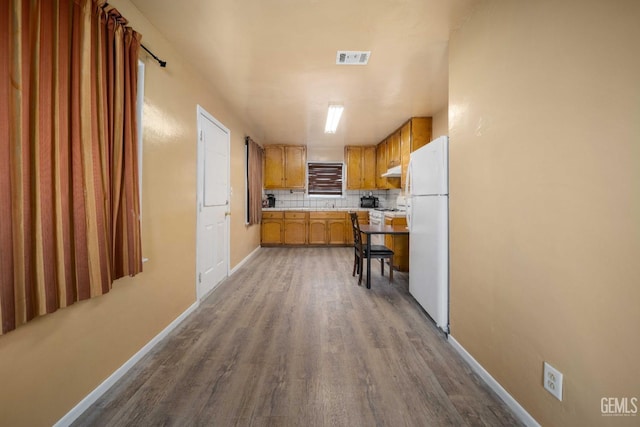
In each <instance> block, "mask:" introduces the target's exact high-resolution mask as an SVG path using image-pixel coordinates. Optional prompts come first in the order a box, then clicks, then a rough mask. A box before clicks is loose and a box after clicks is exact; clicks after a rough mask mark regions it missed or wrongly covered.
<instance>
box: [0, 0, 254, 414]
mask: <svg viewBox="0 0 640 427" xmlns="http://www.w3.org/2000/svg"><path fill="white" fill-rule="evenodd" d="M110 3H111V4H113V5H115V6H116V7H117V8H118V9H119V10H120V11H121V12H122V13H123V15H124V16H126V17H127V18H128V19H129V20H130V24H131V25H132V26H133V27H134V28H135V29H136V30H138V31H139V32H141V33H142V34H143V42H144V43H145V44H147V45H148V46H149V47H152V48H153V49H152V50H154V51H155V53H157V54H158V55H159V56H160V57H161V58H163V59H165V60H167V61H168V66H167V68H166V69H163V68H160V67H159V66H158V65H157V63H156V62H154V61H153V60H151V59H150V58H148V57H146V56H145V55H142V58H143V60H144V61H145V63H146V84H145V105H144V166H143V207H142V209H143V219H142V225H143V233H142V235H143V248H144V255H145V256H146V257H148V258H149V259H150V261H149V262H147V263H146V264H145V265H144V272H143V273H142V274H140V275H139V276H137V277H135V278H127V279H123V280H119V281H117V282H116V283H115V284H114V287H113V290H112V291H111V292H110V293H109V294H107V295H105V296H103V297H99V298H95V299H93V300H90V301H85V302H81V303H77V304H75V305H73V306H71V307H69V308H66V309H62V310H59V311H58V312H56V313H54V314H51V315H48V316H44V317H42V318H39V319H37V320H35V321H33V322H30V323H29V324H27V325H25V326H23V327H20V328H18V329H17V330H15V331H13V332H10V333H8V334H7V335H4V336H1V337H0V379H1V384H0V425H2V426H46V425H51V424H53V423H55V422H56V421H57V420H58V419H60V418H61V417H62V416H64V415H65V414H66V413H67V412H68V411H69V410H70V409H71V408H73V407H74V406H75V405H76V404H77V403H78V402H79V401H80V400H81V399H82V398H84V397H85V396H86V395H87V394H88V393H89V392H91V391H92V390H93V389H94V388H95V387H97V386H98V385H99V384H100V383H101V382H102V381H103V380H104V379H106V378H107V377H108V376H109V375H110V374H112V373H113V372H114V370H116V369H117V368H118V367H120V366H121V365H122V364H123V363H124V362H125V361H126V360H128V359H129V358H130V357H131V356H132V355H133V354H135V353H136V352H137V351H138V350H140V348H142V347H143V346H144V345H145V344H146V343H147V342H148V341H149V340H150V339H152V338H153V337H154V336H155V335H156V334H158V333H159V332H160V331H161V330H162V329H164V328H165V327H166V326H167V325H168V324H169V323H170V322H171V321H172V320H174V319H175V318H176V317H177V316H178V315H180V313H182V312H184V310H185V309H187V308H188V307H189V306H191V305H192V304H193V303H194V302H195V299H196V297H195V247H196V243H195V228H196V211H195V206H196V194H195V189H196V133H197V132H196V104H200V105H202V106H203V107H204V108H205V109H206V110H207V111H208V112H209V113H211V114H212V115H213V116H214V117H216V119H218V120H219V121H221V122H222V123H223V124H224V125H225V126H226V127H227V128H229V129H230V131H231V184H232V186H233V190H234V192H233V197H232V200H231V206H232V216H231V266H232V267H233V266H234V265H235V264H237V263H238V262H240V261H241V260H242V259H244V257H246V256H247V255H248V254H249V253H251V251H253V250H254V249H255V248H256V247H257V246H258V245H259V227H251V228H246V227H245V225H244V219H243V218H244V216H243V215H244V214H243V213H244V199H243V194H244V191H245V185H244V176H243V173H244V172H243V171H244V160H243V159H244V157H243V156H244V136H245V135H246V134H250V135H251V136H252V137H253V138H254V139H256V140H257V141H260V135H256V134H254V133H252V132H251V129H250V128H249V127H248V126H246V124H245V123H243V121H242V120H241V118H240V117H238V116H236V115H234V114H233V113H232V112H231V111H230V109H229V108H228V107H227V106H226V105H225V104H224V103H223V102H221V101H220V100H219V99H218V97H217V96H216V94H215V92H214V90H212V89H211V88H208V87H207V85H206V83H205V82H204V80H203V79H202V78H201V77H200V76H199V75H198V74H197V72H196V71H194V69H192V68H190V67H189V66H188V65H187V64H185V63H184V62H183V60H182V59H181V58H180V56H179V55H178V53H177V52H176V51H174V50H173V49H172V48H171V46H170V45H169V44H167V42H166V41H165V40H164V39H163V38H162V37H161V36H160V35H159V33H158V32H157V31H156V30H155V28H154V27H152V26H151V25H150V24H149V22H147V21H146V20H145V19H144V18H143V17H142V16H141V15H140V14H139V12H138V11H137V9H135V8H134V7H132V6H131V4H130V3H129V1H128V0H110Z"/></svg>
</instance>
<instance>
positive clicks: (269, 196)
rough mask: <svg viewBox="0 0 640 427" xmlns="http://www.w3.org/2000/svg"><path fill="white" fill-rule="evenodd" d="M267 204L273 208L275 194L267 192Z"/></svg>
mask: <svg viewBox="0 0 640 427" xmlns="http://www.w3.org/2000/svg"><path fill="white" fill-rule="evenodd" d="M267 205H268V206H269V207H270V208H275V207H276V196H274V195H273V194H267Z"/></svg>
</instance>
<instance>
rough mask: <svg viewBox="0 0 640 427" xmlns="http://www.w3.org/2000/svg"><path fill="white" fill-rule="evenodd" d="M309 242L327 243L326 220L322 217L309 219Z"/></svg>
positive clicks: (314, 243)
mask: <svg viewBox="0 0 640 427" xmlns="http://www.w3.org/2000/svg"><path fill="white" fill-rule="evenodd" d="M309 244H310V245H326V244H327V221H326V220H324V219H310V220H309Z"/></svg>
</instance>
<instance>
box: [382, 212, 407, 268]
mask: <svg viewBox="0 0 640 427" xmlns="http://www.w3.org/2000/svg"><path fill="white" fill-rule="evenodd" d="M384 224H385V225H405V226H406V225H407V219H406V218H385V219H384ZM384 245H385V246H386V247H388V248H389V249H391V250H392V251H393V266H394V268H395V269H396V270H399V271H409V236H394V235H390V234H387V235H385V237H384Z"/></svg>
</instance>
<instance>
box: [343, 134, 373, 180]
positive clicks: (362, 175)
mask: <svg viewBox="0 0 640 427" xmlns="http://www.w3.org/2000/svg"><path fill="white" fill-rule="evenodd" d="M344 158H345V162H346V163H347V190H373V189H375V188H376V147H375V146H374V145H371V146H351V145H348V146H346V147H345V149H344Z"/></svg>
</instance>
